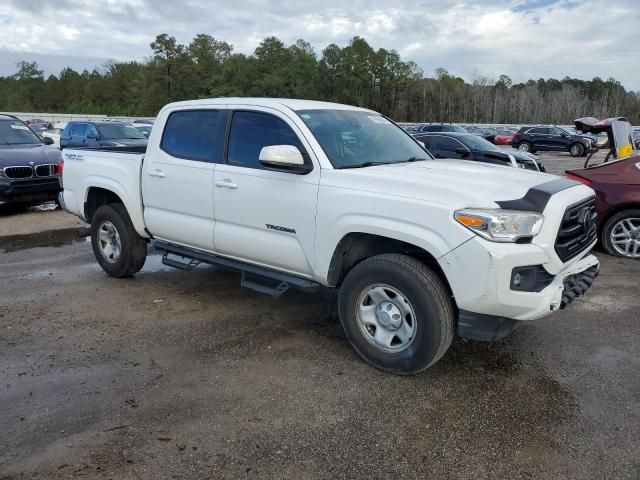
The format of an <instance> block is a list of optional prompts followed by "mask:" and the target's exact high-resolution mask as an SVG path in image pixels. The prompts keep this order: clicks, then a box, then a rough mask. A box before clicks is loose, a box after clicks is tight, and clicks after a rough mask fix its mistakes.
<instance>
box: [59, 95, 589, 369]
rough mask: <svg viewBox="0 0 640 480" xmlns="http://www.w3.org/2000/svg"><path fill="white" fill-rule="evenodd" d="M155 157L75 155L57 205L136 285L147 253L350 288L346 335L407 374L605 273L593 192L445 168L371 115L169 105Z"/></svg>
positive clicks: (277, 287) (67, 154) (526, 174)
mask: <svg viewBox="0 0 640 480" xmlns="http://www.w3.org/2000/svg"><path fill="white" fill-rule="evenodd" d="M155 125H156V126H155V127H154V129H153V130H152V131H151V135H150V137H149V144H148V147H147V150H146V153H144V154H137V153H127V152H110V151H97V150H91V149H66V150H64V151H63V174H62V179H63V188H64V191H63V192H62V194H61V196H60V202H61V204H62V206H63V208H65V209H66V210H67V211H69V212H71V213H74V214H75V215H77V216H79V217H80V218H82V219H83V220H85V221H86V222H89V223H90V224H91V244H92V247H93V251H94V253H95V257H96V259H97V261H98V263H99V264H100V265H101V267H102V268H103V269H104V270H105V271H106V272H107V273H108V274H109V275H112V276H115V277H127V276H130V275H133V274H135V273H136V272H138V271H139V270H140V269H141V268H142V266H143V265H144V262H145V258H146V256H147V248H148V246H149V245H150V244H151V245H152V246H153V247H154V248H155V249H156V250H158V251H159V252H160V253H161V254H162V261H163V262H164V263H165V264H167V265H170V266H173V267H176V268H181V269H184V270H190V269H192V268H194V267H196V266H197V265H198V264H199V263H208V264H213V265H216V266H220V267H224V268H229V269H233V270H237V271H240V272H242V276H241V283H242V285H244V286H247V287H250V288H253V289H255V290H258V291H261V292H264V293H269V294H271V295H273V296H278V295H280V294H282V293H283V292H285V291H286V290H287V289H288V288H289V287H297V288H300V289H303V290H313V289H317V288H320V287H329V288H337V289H339V298H338V302H339V308H338V311H339V316H340V320H341V323H342V326H343V328H344V330H345V332H346V336H347V337H348V339H349V341H350V342H351V344H352V345H353V347H354V348H355V350H356V351H357V352H358V353H359V354H360V355H361V357H362V358H363V359H364V360H366V361H367V362H369V363H370V364H372V365H374V366H376V367H378V368H381V369H383V370H386V371H391V372H395V373H400V374H410V373H415V372H418V371H420V370H422V369H424V368H427V367H429V366H431V365H433V364H434V363H435V362H437V361H438V360H439V359H440V358H441V357H442V356H443V355H444V354H445V352H446V351H447V349H448V348H449V345H450V344H451V341H452V339H453V337H454V335H456V334H457V335H460V336H462V337H464V338H467V339H472V340H482V341H491V340H498V339H500V338H503V337H504V336H505V335H507V334H509V333H510V332H511V331H512V330H513V328H514V327H515V326H517V325H518V324H520V323H524V322H529V321H532V320H536V319H539V318H542V317H544V316H546V315H549V314H550V313H552V312H553V311H555V310H558V309H561V308H564V307H565V306H566V305H567V304H568V303H569V302H571V301H572V300H574V299H575V298H576V297H578V296H580V295H582V294H583V293H585V291H586V290H587V289H588V288H589V287H590V286H591V284H592V282H593V280H594V278H595V277H596V276H597V274H598V270H599V263H598V260H597V259H596V257H594V256H593V255H591V253H590V251H591V249H592V247H593V246H594V244H595V242H596V236H597V228H596V223H595V210H594V209H595V207H594V201H595V198H594V192H593V190H591V189H590V188H589V187H587V186H585V185H583V184H582V183H580V182H576V181H573V180H570V179H567V178H560V177H556V176H552V175H547V174H543V173H539V172H532V171H526V170H523V169H516V168H508V167H503V166H498V165H490V164H480V163H477V162H471V161H465V160H436V159H434V158H432V157H431V156H430V154H429V153H428V151H427V150H425V149H424V147H423V146H422V145H421V144H420V143H419V142H418V141H416V140H415V139H413V138H412V137H411V136H410V135H409V134H408V133H406V132H405V131H404V130H402V129H401V128H400V127H398V126H397V125H396V124H395V123H393V122H392V121H390V120H389V119H388V118H386V117H385V116H383V115H380V114H379V113H376V112H374V111H371V110H366V109H363V108H356V107H352V106H348V105H338V104H333V103H325V102H317V101H306V100H286V99H262V98H218V99H211V100H197V101H186V102H179V103H172V104H169V105H167V106H165V107H164V108H163V109H162V110H161V111H160V113H159V115H158V119H157V121H156V124H155Z"/></svg>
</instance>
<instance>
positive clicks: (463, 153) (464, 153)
mask: <svg viewBox="0 0 640 480" xmlns="http://www.w3.org/2000/svg"><path fill="white" fill-rule="evenodd" d="M455 152H456V153H457V154H458V155H461V156H463V157H466V156H468V155H469V150H467V149H466V148H464V147H459V148H456V149H455Z"/></svg>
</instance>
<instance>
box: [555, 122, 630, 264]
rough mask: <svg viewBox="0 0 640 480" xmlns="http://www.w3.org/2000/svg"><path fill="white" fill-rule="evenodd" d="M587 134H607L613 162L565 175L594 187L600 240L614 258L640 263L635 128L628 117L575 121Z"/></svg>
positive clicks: (587, 166) (586, 162)
mask: <svg viewBox="0 0 640 480" xmlns="http://www.w3.org/2000/svg"><path fill="white" fill-rule="evenodd" d="M575 123H576V124H577V125H580V126H581V127H582V128H583V129H584V130H585V131H589V132H592V133H595V134H600V133H603V134H606V135H607V138H608V142H607V144H606V146H605V148H606V149H609V154H608V155H607V159H609V158H611V159H614V160H613V161H609V162H607V159H605V163H601V164H599V165H598V164H596V165H589V162H590V161H591V160H592V158H593V157H592V156H590V157H589V158H587V160H586V161H585V165H584V168H581V169H575V170H567V171H566V172H565V175H566V176H567V177H569V178H571V179H574V180H578V181H580V182H582V183H584V184H585V185H587V186H589V187H591V188H593V189H594V190H595V192H596V204H595V210H596V212H597V215H598V237H599V239H600V244H601V245H602V247H603V248H604V249H605V250H606V251H607V253H610V254H611V255H616V256H619V257H625V258H633V259H636V260H640V153H639V152H638V150H637V147H636V146H635V144H634V139H633V129H632V127H631V125H630V124H629V122H628V121H627V120H626V119H624V118H609V119H605V120H602V121H598V120H597V119H595V118H590V117H588V118H583V119H578V120H576V121H575Z"/></svg>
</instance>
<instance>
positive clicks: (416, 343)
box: [339, 254, 455, 375]
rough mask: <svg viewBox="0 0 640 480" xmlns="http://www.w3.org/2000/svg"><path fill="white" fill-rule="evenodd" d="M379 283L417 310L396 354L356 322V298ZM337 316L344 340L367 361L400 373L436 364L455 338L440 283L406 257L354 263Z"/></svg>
mask: <svg viewBox="0 0 640 480" xmlns="http://www.w3.org/2000/svg"><path fill="white" fill-rule="evenodd" d="M377 284H384V285H387V286H390V287H393V288H394V289H396V290H398V291H399V292H400V293H401V294H402V295H403V296H404V298H406V300H408V304H409V305H410V307H411V308H413V311H414V312H415V334H414V336H413V340H412V341H411V342H410V343H409V344H408V346H406V347H405V349H404V350H402V351H400V352H397V353H392V352H387V351H383V350H382V349H380V348H379V347H378V346H376V345H374V344H373V343H372V341H371V340H369V338H367V337H366V335H367V334H366V333H365V332H363V327H361V326H360V323H359V320H358V314H357V312H356V310H357V309H358V307H359V305H358V301H359V299H360V298H362V294H363V293H364V292H365V291H367V289H368V288H369V287H371V286H375V285H377ZM339 314H340V321H341V323H342V326H343V328H344V330H345V333H346V336H347V338H348V339H349V341H350V342H351V345H352V346H353V348H354V349H355V350H356V352H358V354H359V355H360V356H361V357H362V358H363V359H364V360H365V361H366V362H367V363H369V364H371V365H373V366H374V367H376V368H379V369H381V370H385V371H387V372H393V373H396V374H401V375H410V374H414V373H417V372H419V371H421V370H424V369H425V368H428V367H430V366H432V365H433V364H435V363H436V362H437V361H438V360H440V358H441V357H442V356H443V355H444V354H445V352H446V351H447V349H448V348H449V346H450V345H451V341H452V339H453V334H454V326H455V315H454V307H453V302H452V299H451V295H450V294H449V293H448V291H447V288H446V287H445V285H444V283H443V281H442V280H441V279H440V277H439V276H438V275H437V274H436V273H435V272H434V271H433V270H431V269H430V268H429V267H427V266H426V265H425V264H423V263H421V262H420V261H418V260H416V259H414V258H412V257H409V256H406V255H400V254H385V255H378V256H375V257H372V258H369V259H367V260H364V261H362V262H361V263H359V264H358V265H356V266H355V267H354V268H353V269H352V270H351V271H350V272H349V273H348V274H347V276H346V278H345V279H344V282H343V283H342V286H341V287H340V296H339ZM412 322H413V320H412ZM379 328H382V327H379Z"/></svg>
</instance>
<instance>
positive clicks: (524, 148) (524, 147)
mask: <svg viewBox="0 0 640 480" xmlns="http://www.w3.org/2000/svg"><path fill="white" fill-rule="evenodd" d="M517 148H518V150H519V151H521V152H525V153H535V149H534V148H533V145H532V144H531V142H528V141H526V140H525V141H524V142H520V143H519V144H518V147H517Z"/></svg>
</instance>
